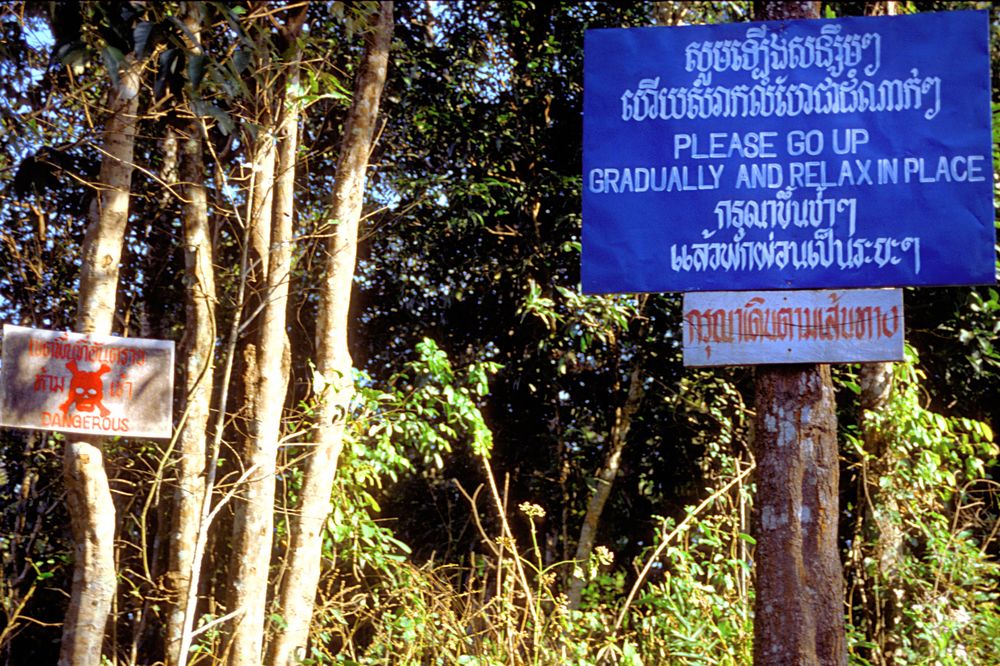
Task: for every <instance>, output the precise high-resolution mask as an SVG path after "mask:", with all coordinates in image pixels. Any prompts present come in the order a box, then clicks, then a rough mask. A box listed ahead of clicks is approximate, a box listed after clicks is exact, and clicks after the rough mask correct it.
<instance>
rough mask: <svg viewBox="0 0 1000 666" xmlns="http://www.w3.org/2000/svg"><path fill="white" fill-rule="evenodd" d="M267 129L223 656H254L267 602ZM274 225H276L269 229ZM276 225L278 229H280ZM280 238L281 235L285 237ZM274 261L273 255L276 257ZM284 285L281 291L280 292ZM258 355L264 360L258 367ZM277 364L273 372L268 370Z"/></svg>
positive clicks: (271, 387)
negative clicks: (229, 617) (253, 337)
mask: <svg viewBox="0 0 1000 666" xmlns="http://www.w3.org/2000/svg"><path fill="white" fill-rule="evenodd" d="M269 134H270V132H269V131H265V130H263V129H262V130H261V131H260V132H258V137H260V145H259V146H258V150H257V152H256V155H255V158H254V174H255V177H256V180H255V183H254V189H253V194H252V204H251V206H250V210H251V211H252V217H251V218H250V219H249V220H248V223H249V224H250V225H251V247H252V249H253V252H252V256H253V257H254V261H255V269H254V271H253V273H252V274H253V275H254V277H253V278H251V284H250V285H248V286H249V287H250V289H251V293H254V292H256V293H257V294H258V297H257V298H256V299H252V300H251V302H250V306H251V307H254V306H256V307H262V308H263V309H262V311H261V314H260V315H259V316H260V317H261V321H260V324H259V336H258V338H257V344H256V345H253V344H250V345H247V347H246V348H245V349H244V357H245V358H246V360H247V367H246V370H245V372H244V378H245V381H244V389H245V396H244V404H245V405H246V407H247V412H248V413H247V415H246V416H247V426H248V429H249V433H248V436H247V438H246V443H245V447H246V448H245V451H244V454H243V456H242V458H241V464H242V466H243V469H242V470H241V471H244V472H245V471H246V470H248V469H252V470H253V472H252V473H251V474H250V476H249V478H248V479H247V480H246V482H245V483H244V484H243V488H242V490H241V492H240V493H239V495H238V496H237V499H236V501H235V509H236V515H235V521H234V524H233V543H234V544H235V545H234V547H233V551H232V561H233V568H232V570H231V575H230V579H229V580H230V597H229V598H230V604H229V611H230V612H235V613H237V615H236V616H235V617H234V619H233V623H232V627H233V629H232V632H231V634H230V643H229V646H228V650H229V662H228V663H229V664H231V665H232V666H237V665H240V666H243V665H253V664H259V663H260V658H261V652H262V650H263V631H264V610H265V607H266V602H267V584H268V571H269V565H270V561H271V543H272V530H273V523H274V474H275V469H276V463H277V456H278V431H279V427H280V423H281V409H282V406H283V405H284V402H285V388H286V387H287V382H284V381H282V378H281V376H280V372H281V370H280V363H281V355H282V347H283V345H284V332H285V306H286V303H287V293H288V287H287V282H286V281H285V280H287V270H286V272H285V274H284V275H282V276H280V278H279V276H278V275H277V270H275V271H274V273H269V272H267V271H268V267H269V264H271V263H272V262H271V261H270V258H269V257H268V249H269V245H270V241H271V233H272V228H271V227H272V208H271V193H272V190H273V188H274V154H275V145H274V141H273V140H272V139H271V137H270V136H269ZM276 231H277V230H276ZM279 233H280V232H279ZM281 242H285V243H287V242H288V239H284V240H283V241H281ZM275 263H276V262H275ZM282 292H283V293H282ZM260 363H263V364H264V366H263V367H261V366H260V365H258V364H260ZM275 372H277V374H275Z"/></svg>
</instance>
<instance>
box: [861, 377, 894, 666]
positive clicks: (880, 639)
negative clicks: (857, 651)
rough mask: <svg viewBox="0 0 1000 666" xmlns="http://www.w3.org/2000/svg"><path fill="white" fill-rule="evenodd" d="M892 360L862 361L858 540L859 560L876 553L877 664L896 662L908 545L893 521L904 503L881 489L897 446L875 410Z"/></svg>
mask: <svg viewBox="0 0 1000 666" xmlns="http://www.w3.org/2000/svg"><path fill="white" fill-rule="evenodd" d="M892 376H893V364H892V363H863V364H862V365H861V372H860V380H861V381H860V383H861V435H862V440H863V444H864V449H865V453H866V454H868V456H869V457H868V458H867V459H866V460H865V464H864V465H863V467H862V474H861V480H860V483H862V484H864V487H863V489H862V493H861V495H862V502H863V504H862V505H861V506H862V507H863V510H862V516H863V519H862V521H861V526H860V527H861V529H860V530H859V533H858V534H857V535H855V537H856V539H857V540H858V552H859V553H860V557H858V560H859V562H858V564H859V566H861V567H865V564H864V563H865V562H866V561H868V560H869V559H871V560H872V561H874V563H875V570H874V571H870V570H867V567H865V571H864V573H863V580H864V588H865V601H866V605H867V611H868V612H867V615H868V625H867V627H866V638H867V639H868V640H869V641H871V642H872V643H874V644H875V645H877V646H878V647H877V648H876V649H873V650H872V652H871V661H872V663H874V664H879V665H883V666H889V665H891V664H893V663H895V660H894V659H893V654H894V653H895V650H896V645H895V642H894V635H895V631H894V630H895V625H896V621H897V617H898V614H899V608H898V600H897V599H896V596H895V594H893V589H895V588H896V587H898V585H894V584H893V583H894V582H896V580H895V579H896V577H897V566H898V564H899V558H900V553H901V551H902V548H903V534H902V531H901V530H900V528H899V526H898V525H896V523H895V522H894V521H893V518H892V517H893V516H894V515H898V514H899V505H898V503H897V502H896V500H895V498H894V497H892V496H891V494H886V493H883V492H882V486H881V484H880V480H881V479H882V478H883V477H885V476H886V475H887V474H889V472H890V470H891V469H892V466H893V464H894V463H895V459H894V450H893V447H892V446H891V442H890V441H889V440H888V439H887V437H886V433H884V432H883V431H882V430H881V429H880V428H878V427H877V426H876V424H875V423H874V418H873V417H874V416H875V414H877V413H878V412H879V411H881V410H883V409H884V408H885V406H886V404H887V403H888V401H889V396H890V394H891V390H892Z"/></svg>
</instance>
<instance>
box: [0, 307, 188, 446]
mask: <svg viewBox="0 0 1000 666" xmlns="http://www.w3.org/2000/svg"><path fill="white" fill-rule="evenodd" d="M173 377H174V343H173V342H172V341H169V340H143V339H139V338H119V337H113V336H106V335H82V334H80V333H66V332H60V331H45V330H39V329H33V328H24V327H22V326H10V325H5V326H4V327H3V366H2V367H0V425H3V426H9V427H13V428H32V429H36V430H57V431H60V432H73V433H85V434H97V435H117V436H120V437H151V438H168V437H170V433H171V428H172V407H173Z"/></svg>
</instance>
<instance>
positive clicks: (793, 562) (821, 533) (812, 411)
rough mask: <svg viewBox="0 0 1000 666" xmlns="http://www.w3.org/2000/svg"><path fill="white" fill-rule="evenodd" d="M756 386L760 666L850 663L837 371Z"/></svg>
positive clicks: (786, 375) (823, 368)
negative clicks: (840, 538) (840, 532)
mask: <svg viewBox="0 0 1000 666" xmlns="http://www.w3.org/2000/svg"><path fill="white" fill-rule="evenodd" d="M755 4H756V3H755ZM755 9H759V10H761V11H760V14H759V15H758V16H759V18H761V19H764V20H788V19H797V18H818V17H819V3H818V2H812V1H801V2H765V3H762V5H756V6H755ZM756 393H757V395H756V413H757V415H756V418H755V422H754V427H755V442H754V444H755V449H756V456H757V496H756V502H755V504H756V513H755V516H754V525H755V530H756V534H757V550H756V554H755V557H754V561H755V571H756V592H757V594H756V601H755V608H754V611H755V621H754V664H758V665H764V664H768V665H770V664H776V665H777V664H780V665H782V666H783V665H785V664H804V665H810V666H811V665H813V664H822V665H824V666H826V665H829V666H840V665H842V664H847V648H846V642H845V637H844V580H843V568H842V566H841V563H840V553H839V551H838V548H837V527H838V518H839V513H840V511H839V496H838V484H839V480H840V467H839V456H838V448H837V414H836V403H835V400H834V393H833V382H832V380H831V379H830V368H829V366H828V365H787V366H761V367H759V368H758V369H757V376H756Z"/></svg>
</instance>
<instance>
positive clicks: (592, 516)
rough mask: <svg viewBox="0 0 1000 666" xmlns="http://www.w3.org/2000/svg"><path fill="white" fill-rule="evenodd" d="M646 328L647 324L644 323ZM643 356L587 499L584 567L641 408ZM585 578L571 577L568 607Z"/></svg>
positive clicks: (575, 604) (580, 557)
mask: <svg viewBox="0 0 1000 666" xmlns="http://www.w3.org/2000/svg"><path fill="white" fill-rule="evenodd" d="M643 328H644V327H643ZM641 359H642V357H641V355H639V354H636V356H635V360H634V362H633V367H632V372H631V374H630V375H629V382H628V395H627V396H626V398H625V404H623V405H622V406H620V407H618V408H616V409H615V420H614V423H613V424H612V425H611V433H610V440H611V446H610V448H609V449H608V455H607V458H606V459H605V462H604V465H603V467H601V470H600V471H599V472H598V473H597V485H596V486H595V487H594V493H593V494H592V495H591V496H590V501H589V502H588V503H587V512H586V514H584V516H583V526H582V527H581V528H580V538H579V539H577V543H576V554H575V555H573V559H574V560H575V561H576V563H577V566H578V567H580V568H583V567H585V566H586V565H587V560H589V559H590V553H591V552H593V550H594V539H596V538H597V526H598V525H599V524H600V522H601V514H603V513H604V505H605V504H607V502H608V497H609V496H610V495H611V486H612V484H614V482H615V479H616V478H617V477H618V469H619V467H620V466H621V457H622V451H624V450H625V444H626V442H627V441H628V432H629V430H630V429H631V427H632V416H633V415H635V413H636V412H637V411H638V410H639V405H640V404H641V403H642V396H643V390H642V382H643V372H642V360H641ZM585 583H586V581H585V580H584V579H583V578H582V577H580V576H576V575H574V576H573V577H572V578H570V583H569V590H568V591H567V593H566V597H567V599H568V601H569V607H570V608H571V609H573V610H576V609H578V608H580V601H581V598H582V595H583V587H584V584H585Z"/></svg>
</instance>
